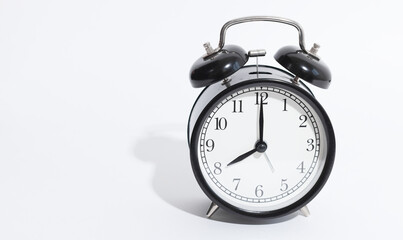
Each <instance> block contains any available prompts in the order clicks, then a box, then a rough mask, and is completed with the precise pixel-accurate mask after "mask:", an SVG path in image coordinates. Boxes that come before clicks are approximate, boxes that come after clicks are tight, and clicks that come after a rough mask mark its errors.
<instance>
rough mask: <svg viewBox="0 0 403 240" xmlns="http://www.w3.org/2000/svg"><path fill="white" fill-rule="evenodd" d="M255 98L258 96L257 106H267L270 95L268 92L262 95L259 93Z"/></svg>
mask: <svg viewBox="0 0 403 240" xmlns="http://www.w3.org/2000/svg"><path fill="white" fill-rule="evenodd" d="M255 96H256V102H255V105H260V104H267V98H268V97H269V94H268V93H267V92H261V93H260V94H259V93H258V92H257V93H255Z"/></svg>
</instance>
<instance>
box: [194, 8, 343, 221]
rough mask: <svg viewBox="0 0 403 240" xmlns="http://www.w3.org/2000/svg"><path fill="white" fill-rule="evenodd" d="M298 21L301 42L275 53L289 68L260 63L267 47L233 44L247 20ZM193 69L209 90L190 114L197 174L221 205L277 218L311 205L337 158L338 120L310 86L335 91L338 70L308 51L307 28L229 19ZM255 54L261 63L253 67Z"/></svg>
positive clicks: (198, 83)
mask: <svg viewBox="0 0 403 240" xmlns="http://www.w3.org/2000/svg"><path fill="white" fill-rule="evenodd" d="M257 21H266V22H277V23H282V24H286V25H290V26H293V27H295V28H296V29H297V31H298V34H299V46H298V47H297V46H286V47H283V48H281V49H280V50H278V51H277V52H276V53H275V54H274V58H275V59H276V61H277V62H278V63H280V65H281V66H283V67H284V68H285V69H286V70H284V69H280V68H277V67H273V66H267V65H259V63H258V58H259V57H263V56H265V55H266V51H265V50H262V49H260V50H251V51H248V52H246V51H245V50H244V49H242V48H241V47H239V46H236V45H227V44H225V36H226V31H227V30H228V28H229V27H231V26H233V25H236V24H241V23H246V22H257ZM204 48H205V50H206V53H205V54H204V55H203V56H202V57H200V58H199V59H198V60H197V61H196V62H195V63H194V64H193V66H192V67H191V70H190V83H191V85H192V86H193V87H196V88H201V87H204V89H203V91H202V92H201V94H200V95H199V97H198V98H197V100H196V102H195V103H194V105H193V108H192V110H191V113H190V117H189V122H188V144H189V150H190V160H191V165H192V169H193V173H194V176H195V178H196V180H197V182H198V184H199V185H200V187H201V189H202V190H203V191H204V193H205V194H206V195H207V197H208V198H209V199H210V200H211V201H212V203H211V205H210V207H209V208H208V211H207V217H211V216H212V215H213V214H214V213H215V212H216V211H217V210H218V209H219V208H221V209H224V210H226V211H231V212H235V213H238V214H241V215H244V216H248V217H256V218H275V217H281V216H285V215H288V214H291V213H295V212H296V211H300V213H302V215H304V216H308V215H309V210H308V208H307V204H308V203H309V202H310V201H311V200H312V199H313V198H314V197H315V196H316V195H317V194H318V193H319V191H320V190H321V189H322V188H323V186H324V185H325V183H326V181H327V179H328V177H329V175H330V172H331V170H332V166H333V163H334V158H335V151H336V141H335V135H334V131H333V127H332V124H331V122H330V119H329V117H328V115H327V114H326V112H325V110H324V108H323V107H322V105H321V104H320V103H319V102H318V100H317V99H316V98H315V97H314V95H313V93H312V92H311V90H310V89H309V88H308V86H307V85H306V84H305V83H309V84H311V85H313V86H316V87H320V88H325V89H326V88H328V87H329V85H330V82H331V73H330V70H329V68H328V67H327V65H326V64H325V63H324V62H323V60H322V59H321V58H320V57H319V56H318V55H317V51H318V49H319V45H317V44H314V46H313V47H312V48H311V49H310V50H309V51H308V50H306V48H305V44H304V33H303V30H302V28H301V26H300V25H299V24H298V23H297V22H295V21H292V20H289V19H285V18H278V17H268V16H264V17H261V16H259V17H245V18H238V19H234V20H231V21H229V22H227V23H225V24H224V25H223V27H222V29H221V32H220V41H219V45H218V47H217V48H215V49H213V48H212V47H211V45H210V44H209V43H205V44H204ZM252 58H254V59H255V62H256V64H250V65H247V63H248V60H251V59H252Z"/></svg>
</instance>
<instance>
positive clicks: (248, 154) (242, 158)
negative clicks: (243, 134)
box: [227, 149, 257, 166]
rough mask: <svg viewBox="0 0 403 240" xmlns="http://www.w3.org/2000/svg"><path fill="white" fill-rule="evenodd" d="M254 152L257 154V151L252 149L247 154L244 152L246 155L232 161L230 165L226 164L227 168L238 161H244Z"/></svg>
mask: <svg viewBox="0 0 403 240" xmlns="http://www.w3.org/2000/svg"><path fill="white" fill-rule="evenodd" d="M255 152H257V149H252V150H250V151H249V152H246V153H244V154H242V155H241V156H239V157H237V158H235V159H234V160H232V161H231V162H230V163H228V164H227V166H229V165H232V164H234V163H237V162H240V161H242V160H244V159H245V158H247V157H249V156H250V155H252V154H254V153H255Z"/></svg>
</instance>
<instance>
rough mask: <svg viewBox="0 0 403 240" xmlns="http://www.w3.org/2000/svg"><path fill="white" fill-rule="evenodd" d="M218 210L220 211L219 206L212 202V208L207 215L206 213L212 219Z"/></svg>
mask: <svg viewBox="0 0 403 240" xmlns="http://www.w3.org/2000/svg"><path fill="white" fill-rule="evenodd" d="M217 210H218V206H217V205H216V204H215V203H213V202H211V205H210V207H209V208H208V210H207V213H206V215H207V217H208V218H210V217H211V216H213V214H214V213H215V212H216V211H217Z"/></svg>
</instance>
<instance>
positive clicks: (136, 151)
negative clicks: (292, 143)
mask: <svg viewBox="0 0 403 240" xmlns="http://www.w3.org/2000/svg"><path fill="white" fill-rule="evenodd" d="M249 15H274V16H282V17H287V18H291V19H294V20H296V21H298V22H299V23H300V24H301V25H302V26H303V27H304V30H305V34H306V43H307V45H309V46H310V45H312V43H313V42H318V43H320V44H321V46H322V48H321V49H320V51H319V55H320V56H321V57H322V59H323V61H325V62H326V63H327V65H328V66H329V67H330V68H331V70H332V74H333V82H332V85H331V87H330V89H328V90H322V89H319V88H316V87H312V88H311V89H312V90H313V91H314V93H315V94H316V97H317V98H318V100H319V101H320V102H321V103H322V104H323V106H324V107H325V109H326V110H327V112H328V114H329V115H330V117H331V119H332V121H333V125H334V128H335V132H336V138H337V154H336V162H335V166H334V169H333V172H332V175H331V176H330V179H329V181H328V183H327V185H326V186H325V188H324V189H323V190H322V192H321V193H320V194H319V195H318V197H317V198H315V199H314V200H313V201H312V202H311V203H310V204H309V207H310V210H311V216H310V217H308V218H305V217H302V216H292V218H287V219H279V220H276V221H264V222H262V221H247V220H244V219H239V218H236V217H234V216H232V215H230V214H228V213H225V212H223V211H219V212H217V214H216V215H215V216H214V218H213V219H206V218H205V217H204V213H205V211H206V209H207V207H208V205H209V200H208V199H207V197H206V196H205V195H204V194H203V193H202V191H201V190H200V188H199V187H198V185H197V183H196V181H195V179H194V177H193V174H192V171H191V167H190V161H189V156H188V148H187V142H186V125H187V118H188V114H189V112H190V109H191V106H192V104H193V102H194V100H195V99H196V97H197V95H198V94H199V93H200V91H201V89H193V88H192V87H191V86H190V83H189V80H188V74H189V69H190V66H191V65H192V64H193V62H194V61H195V60H196V59H197V58H198V57H200V56H201V55H202V54H203V53H204V50H203V47H202V44H203V43H204V42H206V41H210V42H211V43H212V44H213V46H216V45H217V43H218V37H219V30H220V28H221V26H222V25H223V24H224V23H225V22H226V21H228V20H230V19H233V18H237V17H242V16H249ZM402 22H403V17H402V12H401V5H400V3H399V1H385V0H384V1H345V2H343V1H278V2H275V1H267V0H266V1H236V0H231V1H207V0H203V1H197V2H196V1H194V2H191V1H179V0H170V1H162V0H160V1H147V2H146V1H134V0H132V1H124V0H114V1H100V0H98V1H95V0H93V1H91V0H85V1H83V0H70V1H45V0H41V1H28V0H26V1H24V0H2V1H0V239H7V240H9V239H10V240H11V239H30V240H34V239H52V240H54V239H119V240H120V239H207V238H210V239H224V238H225V239H357V238H360V239H380V238H382V239H402V237H403V234H402V233H401V231H402V229H403V221H402V218H401V215H402V214H403V207H402V203H403V194H402V193H401V191H402V186H401V183H402V182H403V180H402V176H403V174H402V173H403V163H402V162H403V158H402V154H401V152H402V148H403V146H402V134H403V124H402V117H403V114H402V107H401V103H402V100H401V96H402V95H403V91H402V86H403V79H402V77H401V70H402V69H403V64H402V63H401V56H402V55H403V50H402V42H403V32H402V27H401V23H402ZM227 43H235V44H238V45H241V46H242V47H243V48H245V49H246V50H251V49H259V48H264V49H266V50H267V52H268V54H267V57H266V58H265V59H264V60H263V59H262V60H261V62H262V63H266V64H272V65H274V66H279V65H278V64H277V63H276V62H275V61H274V60H273V58H272V55H273V54H274V53H275V51H276V50H277V49H278V48H280V47H282V46H284V45H289V44H293V45H296V44H297V34H296V31H295V29H294V28H292V27H289V26H285V25H281V24H274V23H273V24H269V23H256V24H244V25H243V26H242V25H240V26H236V27H233V28H231V29H230V30H229V32H228V36H227ZM309 46H308V47H309ZM252 63H254V62H252Z"/></svg>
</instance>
